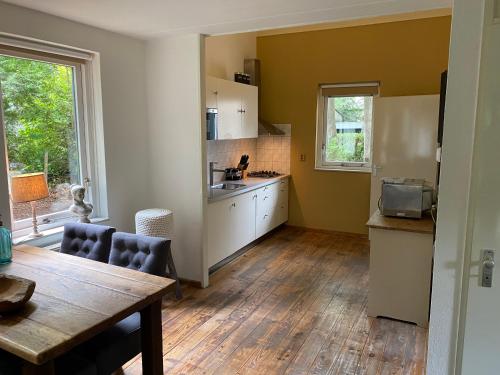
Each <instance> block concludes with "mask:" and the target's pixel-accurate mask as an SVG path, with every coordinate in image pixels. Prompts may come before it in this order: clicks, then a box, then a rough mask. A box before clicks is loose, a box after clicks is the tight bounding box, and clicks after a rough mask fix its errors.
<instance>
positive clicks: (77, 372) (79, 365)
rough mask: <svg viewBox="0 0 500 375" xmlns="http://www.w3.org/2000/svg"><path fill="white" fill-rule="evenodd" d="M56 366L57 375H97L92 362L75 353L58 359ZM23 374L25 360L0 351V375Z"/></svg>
mask: <svg viewBox="0 0 500 375" xmlns="http://www.w3.org/2000/svg"><path fill="white" fill-rule="evenodd" d="M54 365H55V372H56V374H57V375H67V374H72V375H97V368H96V366H95V365H94V364H93V363H92V362H90V361H87V360H86V359H84V358H83V357H81V356H79V355H78V354H76V353H73V352H70V353H68V354H65V355H63V356H62V357H59V358H57V359H56V360H55V364H54ZM22 373H23V360H22V359H20V358H18V357H16V356H14V355H12V354H10V353H7V352H5V351H3V350H0V375H21V374H22Z"/></svg>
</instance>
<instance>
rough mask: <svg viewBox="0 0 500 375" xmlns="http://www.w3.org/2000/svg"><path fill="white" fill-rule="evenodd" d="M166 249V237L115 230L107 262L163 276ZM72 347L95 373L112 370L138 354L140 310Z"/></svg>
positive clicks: (167, 245) (165, 265)
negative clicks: (93, 368)
mask: <svg viewBox="0 0 500 375" xmlns="http://www.w3.org/2000/svg"><path fill="white" fill-rule="evenodd" d="M169 249H170V240H169V239H165V238H158V237H148V236H143V235H138V234H130V233H123V232H116V233H114V234H113V239H112V245H111V253H110V256H109V263H110V264H113V265H115V266H120V267H126V268H131V269H134V270H137V271H141V272H146V273H149V274H152V275H157V276H164V275H165V273H166V268H167V252H168V250H169ZM75 350H77V351H78V353H79V354H81V355H82V356H83V357H85V358H86V359H87V360H88V361H92V362H94V363H95V364H96V367H97V371H98V374H99V375H109V374H111V373H113V372H114V371H116V370H117V369H119V368H121V367H122V366H123V365H124V364H125V363H127V362H128V361H129V360H131V359H132V358H134V357H135V356H136V355H138V354H140V353H141V316H140V313H135V314H132V315H130V316H129V317H127V318H126V319H123V320H122V321H120V322H118V323H117V324H116V325H114V326H113V327H112V328H110V329H108V330H107V331H105V332H102V333H100V334H99V335H97V336H95V337H94V338H92V339H91V340H89V341H88V342H86V343H84V344H83V345H81V346H79V347H78V348H76V349H75Z"/></svg>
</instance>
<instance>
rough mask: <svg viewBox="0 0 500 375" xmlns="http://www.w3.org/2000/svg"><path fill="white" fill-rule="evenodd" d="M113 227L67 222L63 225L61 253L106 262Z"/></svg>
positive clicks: (113, 230)
mask: <svg viewBox="0 0 500 375" xmlns="http://www.w3.org/2000/svg"><path fill="white" fill-rule="evenodd" d="M114 232H116V229H115V228H112V227H107V226H104V225H95V224H82V223H68V224H65V225H64V234H63V239H62V242H61V250H60V251H61V253H65V254H70V255H76V256H79V257H82V258H87V259H92V260H96V261H98V262H104V263H107V262H108V259H109V252H110V249H111V238H112V235H113V233H114Z"/></svg>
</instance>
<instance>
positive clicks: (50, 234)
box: [12, 217, 109, 247]
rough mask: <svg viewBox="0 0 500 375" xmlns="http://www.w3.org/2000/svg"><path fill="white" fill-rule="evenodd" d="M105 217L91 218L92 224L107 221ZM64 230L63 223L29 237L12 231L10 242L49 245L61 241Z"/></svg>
mask: <svg viewBox="0 0 500 375" xmlns="http://www.w3.org/2000/svg"><path fill="white" fill-rule="evenodd" d="M108 220H109V218H107V217H98V218H93V219H91V221H92V224H97V223H103V222H106V221H108ZM63 231H64V223H61V225H58V226H56V227H52V228H48V229H45V230H41V231H40V233H42V234H43V236H42V237H36V238H31V237H29V236H27V235H19V236H16V232H13V233H12V237H13V240H12V243H13V244H14V245H31V246H36V247H50V246H52V245H56V244H58V243H60V242H61V240H62V234H63Z"/></svg>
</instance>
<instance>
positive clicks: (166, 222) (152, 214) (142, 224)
mask: <svg viewBox="0 0 500 375" xmlns="http://www.w3.org/2000/svg"><path fill="white" fill-rule="evenodd" d="M173 220H174V215H173V212H172V211H170V210H166V209H164V208H150V209H147V210H141V211H139V212H137V213H136V214H135V232H136V233H137V234H143V235H145V236H151V237H164V238H169V239H170V240H172V236H173V234H174V228H173V224H174V223H173Z"/></svg>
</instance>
